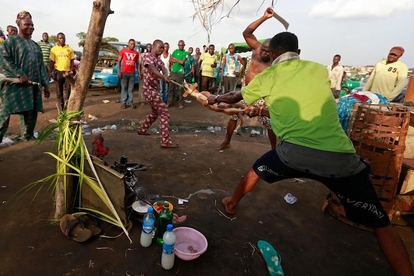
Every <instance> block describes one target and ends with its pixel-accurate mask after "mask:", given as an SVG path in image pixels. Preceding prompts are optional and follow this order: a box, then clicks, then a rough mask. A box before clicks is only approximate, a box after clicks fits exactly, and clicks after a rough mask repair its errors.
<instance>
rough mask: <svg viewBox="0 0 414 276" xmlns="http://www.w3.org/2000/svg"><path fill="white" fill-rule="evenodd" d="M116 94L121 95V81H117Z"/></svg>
mask: <svg viewBox="0 0 414 276" xmlns="http://www.w3.org/2000/svg"><path fill="white" fill-rule="evenodd" d="M115 90H116V92H118V93H121V91H122V88H121V80H118V84H117V85H116V87H115Z"/></svg>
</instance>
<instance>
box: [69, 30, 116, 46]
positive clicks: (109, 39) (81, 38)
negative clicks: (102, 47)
mask: <svg viewBox="0 0 414 276" xmlns="http://www.w3.org/2000/svg"><path fill="white" fill-rule="evenodd" d="M76 36H77V37H78V38H79V42H78V46H79V47H83V45H85V39H86V33H85V32H80V33H77V34H76ZM118 41H119V39H118V38H116V37H112V36H107V37H104V38H102V42H118Z"/></svg>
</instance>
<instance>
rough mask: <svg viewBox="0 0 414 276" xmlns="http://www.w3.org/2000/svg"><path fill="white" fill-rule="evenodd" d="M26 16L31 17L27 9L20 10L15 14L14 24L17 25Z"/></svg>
mask: <svg viewBox="0 0 414 276" xmlns="http://www.w3.org/2000/svg"><path fill="white" fill-rule="evenodd" d="M26 18H30V19H31V18H32V15H31V14H30V12H28V11H21V12H19V13H18V14H17V18H16V24H17V26H19V23H20V21H22V20H23V19H26Z"/></svg>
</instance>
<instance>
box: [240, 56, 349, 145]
mask: <svg viewBox="0 0 414 276" xmlns="http://www.w3.org/2000/svg"><path fill="white" fill-rule="evenodd" d="M242 96H243V99H244V101H245V102H246V103H247V104H252V103H253V102H255V101H256V100H258V99H260V98H263V99H264V100H265V102H266V104H267V107H268V109H269V113H270V118H271V122H272V129H273V131H274V133H275V134H276V135H277V136H278V138H279V139H280V140H282V141H287V142H290V143H292V144H296V145H300V146H304V147H309V148H313V149H317V150H324V151H331V152H340V153H354V152H355V149H354V147H353V145H352V142H351V141H350V140H349V138H348V137H347V136H346V134H345V132H344V131H343V130H342V128H341V125H340V123H339V117H338V114H337V108H336V103H335V100H334V98H333V97H332V92H331V89H330V81H329V77H328V72H327V70H326V68H325V67H324V66H323V65H321V64H318V63H315V62H311V61H304V60H299V59H293V60H288V61H284V62H280V63H277V64H275V65H272V66H271V67H269V68H267V69H266V70H265V71H263V72H262V73H260V74H258V75H256V76H255V77H254V78H253V80H252V81H251V82H250V83H249V85H248V86H246V87H244V89H243V90H242Z"/></svg>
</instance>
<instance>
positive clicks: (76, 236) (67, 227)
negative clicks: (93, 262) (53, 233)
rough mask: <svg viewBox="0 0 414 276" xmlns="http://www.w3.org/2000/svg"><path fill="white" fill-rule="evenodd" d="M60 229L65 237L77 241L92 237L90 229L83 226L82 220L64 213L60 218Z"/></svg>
mask: <svg viewBox="0 0 414 276" xmlns="http://www.w3.org/2000/svg"><path fill="white" fill-rule="evenodd" d="M60 230H61V231H62V233H63V234H64V235H65V236H66V237H67V238H70V239H72V240H74V241H77V242H84V241H86V240H88V239H89V238H90V237H92V234H93V233H92V231H91V230H89V229H87V228H85V225H84V224H83V222H81V221H80V220H78V219H77V218H76V217H74V216H72V215H70V214H66V215H64V216H63V217H62V218H61V219H60Z"/></svg>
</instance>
